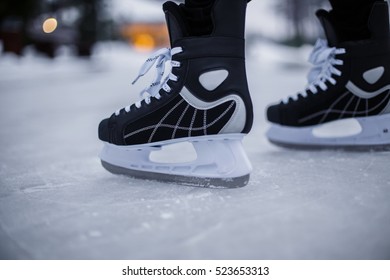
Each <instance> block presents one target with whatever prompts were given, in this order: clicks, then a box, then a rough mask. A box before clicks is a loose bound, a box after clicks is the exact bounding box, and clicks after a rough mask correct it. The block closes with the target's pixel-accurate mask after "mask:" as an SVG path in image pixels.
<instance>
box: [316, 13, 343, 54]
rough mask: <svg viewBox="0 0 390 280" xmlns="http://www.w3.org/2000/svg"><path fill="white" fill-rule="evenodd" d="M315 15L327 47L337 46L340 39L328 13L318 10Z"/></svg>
mask: <svg viewBox="0 0 390 280" xmlns="http://www.w3.org/2000/svg"><path fill="white" fill-rule="evenodd" d="M316 15H317V17H318V19H319V20H320V23H321V25H322V27H323V29H324V31H325V36H326V39H327V40H328V44H329V47H335V46H337V45H338V44H339V43H340V38H339V36H338V35H337V29H336V26H335V24H334V23H333V22H332V21H331V18H330V15H329V12H327V11H325V10H318V11H317V13H316Z"/></svg>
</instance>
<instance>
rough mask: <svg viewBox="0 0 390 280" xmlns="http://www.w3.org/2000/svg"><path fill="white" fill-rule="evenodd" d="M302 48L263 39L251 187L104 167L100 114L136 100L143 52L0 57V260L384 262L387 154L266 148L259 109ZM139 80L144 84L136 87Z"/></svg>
mask: <svg viewBox="0 0 390 280" xmlns="http://www.w3.org/2000/svg"><path fill="white" fill-rule="evenodd" d="M306 55H307V50H306V49H303V50H296V51H290V50H285V49H278V48H277V47H275V46H272V45H267V44H260V45H257V46H252V47H251V49H250V50H249V51H248V58H247V69H248V78H249V84H250V89H251V93H252V97H253V101H254V106H255V115H256V117H255V118H256V120H255V124H254V128H253V131H252V133H251V134H250V135H249V136H247V138H246V139H245V142H244V145H245V148H246V150H247V152H248V155H249V158H250V160H251V161H252V164H253V166H254V170H253V173H252V174H251V180H250V183H249V185H248V186H246V187H245V188H241V189H233V190H228V189H201V188H192V187H184V186H180V185H175V184H164V183H155V182H148V181H140V180H135V179H129V178H126V177H122V176H115V175H111V174H109V173H108V172H106V171H105V170H104V169H103V168H102V167H101V165H100V162H99V159H98V156H97V155H98V153H99V151H100V149H101V148H102V143H100V142H99V141H98V139H97V126H98V124H99V122H100V120H101V119H102V118H104V117H107V116H109V115H110V114H111V113H112V112H114V111H115V110H116V109H118V108H121V107H124V106H126V105H128V104H129V103H132V102H134V101H137V100H138V92H139V91H140V90H141V89H142V88H143V86H144V85H146V84H145V83H147V82H148V81H150V78H145V79H143V80H141V81H140V82H139V83H137V85H136V86H131V85H130V84H131V81H132V79H133V78H135V77H136V74H137V73H138V69H139V67H140V66H141V64H142V63H143V61H144V59H145V58H146V57H147V54H143V53H137V52H135V51H133V50H131V49H129V48H128V47H125V46H118V45H111V46H109V45H106V46H104V47H102V48H100V50H98V51H97V55H96V56H95V57H94V58H93V59H92V60H91V61H83V60H77V59H76V58H72V57H69V56H68V55H61V56H60V57H58V58H56V59H55V60H54V61H51V60H48V59H45V58H40V57H36V56H33V55H32V54H30V55H27V56H26V57H24V58H21V59H17V58H15V57H13V56H10V55H7V56H5V57H0V114H1V115H0V116H1V117H0V258H2V259H389V258H390V153H389V152H365V153H363V152H345V151H320V152H310V151H295V150H285V149H281V148H277V147H274V146H272V145H271V144H269V143H268V142H267V141H266V139H265V137H264V133H265V131H266V129H267V126H268V124H267V123H266V121H265V117H264V109H265V107H266V105H267V104H269V103H270V102H275V101H277V100H279V99H280V98H282V97H285V96H286V95H289V94H294V93H295V92H296V91H298V90H300V89H302V88H303V86H304V84H305V75H306V72H307V71H308V68H307V66H305V64H304V59H305V56H306ZM143 83H144V85H142V84H143Z"/></svg>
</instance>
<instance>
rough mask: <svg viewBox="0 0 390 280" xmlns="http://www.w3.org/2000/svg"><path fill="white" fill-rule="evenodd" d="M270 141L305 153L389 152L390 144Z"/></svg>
mask: <svg viewBox="0 0 390 280" xmlns="http://www.w3.org/2000/svg"><path fill="white" fill-rule="evenodd" d="M268 141H269V142H270V143H272V144H274V145H275V146H278V147H281V148H287V149H292V150H303V151H320V150H328V151H346V152H389V151H390V144H383V145H316V144H311V145H308V144H296V143H285V142H278V141H275V140H270V139H268Z"/></svg>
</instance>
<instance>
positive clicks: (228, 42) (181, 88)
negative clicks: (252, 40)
mask: <svg viewBox="0 0 390 280" xmlns="http://www.w3.org/2000/svg"><path fill="white" fill-rule="evenodd" d="M246 5H247V1H246V0H238V1H230V0H219V1H215V3H214V4H213V6H212V7H211V11H210V13H212V16H211V15H210V17H209V18H211V19H212V24H213V26H212V27H209V28H208V29H210V30H212V31H210V32H211V33H208V34H206V35H200V36H199V35H194V32H193V29H192V26H191V22H190V20H189V19H188V14H187V13H186V12H185V9H186V8H187V7H186V6H185V5H183V4H181V5H177V4H175V3H173V2H167V3H165V4H164V5H163V9H164V12H165V14H166V18H167V24H168V30H169V34H170V41H171V49H162V50H159V51H157V52H156V53H155V54H153V55H152V56H151V57H150V58H149V59H148V60H147V61H146V62H145V64H144V65H143V66H142V67H141V70H140V72H139V75H138V77H137V78H136V79H135V81H134V82H137V81H138V80H139V79H140V78H141V77H142V76H144V75H145V74H146V73H147V72H148V71H150V70H151V69H152V68H153V67H155V69H156V78H155V79H154V80H153V82H152V83H151V84H150V85H149V86H148V87H147V88H145V89H144V90H143V91H142V92H141V96H142V99H141V100H140V101H139V102H136V103H135V104H132V105H129V106H126V107H125V108H123V109H120V110H117V111H116V112H115V113H114V114H113V115H112V116H111V117H110V118H108V119H105V120H103V121H102V122H101V123H100V125H99V138H100V139H101V140H102V141H103V142H104V147H103V150H102V152H101V154H100V158H101V161H102V165H103V167H105V168H106V169H107V170H108V171H110V172H112V173H115V174H125V175H129V176H131V177H135V178H140V179H150V180H158V181H167V182H174V183H180V184H184V185H191V186H201V187H242V186H245V185H246V184H247V183H248V180H249V174H250V172H251V168H252V167H251V164H250V162H249V160H248V158H247V156H246V153H245V151H244V149H243V146H242V139H243V137H244V136H245V135H246V134H247V133H248V132H249V131H250V129H251V127H252V121H253V109H252V103H251V99H250V96H249V91H248V86H247V80H246V74H245V73H246V72H245V60H244V58H245V46H244V28H245V11H246ZM197 32H198V30H197ZM166 63H170V64H171V67H170V68H171V70H170V72H169V73H168V74H166V75H165V73H164V69H165V64H166ZM184 143H186V144H190V146H191V145H192V147H193V150H194V151H195V156H193V157H192V158H189V159H188V158H185V155H186V153H187V152H186V150H182V148H181V147H182V146H181V145H182V144H184ZM177 149H179V150H177ZM166 150H169V151H170V154H168V156H167V155H165V156H164V153H163V152H164V151H166ZM159 153H161V154H159ZM183 156H184V158H185V159H183V160H180V159H181V158H182V157H183Z"/></svg>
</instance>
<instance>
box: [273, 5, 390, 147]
mask: <svg viewBox="0 0 390 280" xmlns="http://www.w3.org/2000/svg"><path fill="white" fill-rule="evenodd" d="M317 16H318V17H319V19H320V21H321V23H322V25H323V27H324V29H325V33H326V36H327V41H325V40H319V41H318V42H317V44H316V46H315V48H314V51H313V53H312V55H311V57H310V61H311V62H312V63H313V64H314V68H313V70H312V71H311V72H310V74H309V77H308V78H309V86H308V87H307V88H306V89H305V90H304V91H303V92H300V93H298V94H297V95H296V96H293V97H289V98H288V99H286V100H283V101H282V102H281V103H280V104H278V105H274V106H270V107H269V108H268V112H267V115H268V120H269V121H270V122H272V123H273V124H272V127H271V128H270V130H269V131H268V133H267V137H268V139H269V140H270V141H271V142H272V143H274V144H277V145H281V146H287V147H300V148H332V147H333V148H335V147H336V148H337V147H340V148H351V149H388V148H390V33H389V13H388V5H387V2H376V3H375V4H374V6H373V9H372V11H371V14H370V17H369V21H368V28H369V32H370V34H371V38H370V39H367V40H361V41H347V42H340V40H339V30H338V27H337V24H335V23H334V22H332V20H331V18H330V17H329V13H328V12H326V11H323V10H321V11H318V12H317Z"/></svg>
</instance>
